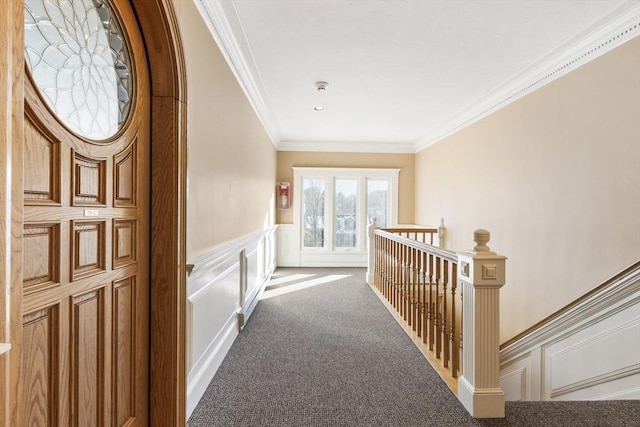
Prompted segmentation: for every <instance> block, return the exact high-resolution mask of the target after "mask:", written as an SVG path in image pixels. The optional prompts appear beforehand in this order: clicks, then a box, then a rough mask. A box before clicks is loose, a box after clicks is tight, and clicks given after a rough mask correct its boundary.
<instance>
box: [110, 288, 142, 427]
mask: <svg viewBox="0 0 640 427" xmlns="http://www.w3.org/2000/svg"><path fill="white" fill-rule="evenodd" d="M135 283H136V282H135V278H133V277H130V278H128V279H124V280H121V281H119V282H116V283H114V286H113V321H112V324H113V338H112V340H111V342H112V355H113V356H112V366H113V375H112V378H113V383H112V396H113V398H112V402H113V410H114V421H116V424H115V425H118V426H121V425H125V424H126V423H127V422H130V421H132V420H133V419H135V407H134V406H133V405H132V402H135V400H136V399H135V394H136V386H135V385H136V384H135V379H136V363H135V360H136V357H135V355H136V345H135V339H136V306H137V303H136V288H135Z"/></svg>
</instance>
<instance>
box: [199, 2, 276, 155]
mask: <svg viewBox="0 0 640 427" xmlns="http://www.w3.org/2000/svg"><path fill="white" fill-rule="evenodd" d="M193 2H194V4H195V5H196V8H197V9H198V12H200V15H201V16H202V18H203V19H204V21H205V24H206V25H207V28H208V29H209V32H210V33H211V35H212V36H213V39H214V40H215V42H216V43H217V45H218V47H219V48H220V51H221V53H222V55H223V56H224V58H225V60H226V61H227V64H228V65H229V68H231V71H232V72H233V74H234V75H235V77H236V79H237V80H238V83H239V84H240V87H241V88H242V90H243V91H244V93H245V95H246V96H247V98H248V100H249V103H250V104H251V106H252V107H253V109H254V111H255V112H256V114H257V115H258V118H259V119H260V122H262V126H263V127H264V129H265V131H266V133H267V134H268V135H269V138H270V139H271V142H272V143H273V145H274V146H275V147H276V148H278V145H279V143H280V127H279V126H278V124H277V121H276V120H275V118H274V117H273V115H272V114H271V110H270V109H269V105H268V102H267V97H266V95H265V94H264V93H263V89H262V88H263V85H262V84H261V83H259V82H256V80H255V79H254V76H259V75H260V73H258V70H257V69H256V66H255V64H254V63H253V61H251V63H250V64H248V63H247V61H246V60H245V57H246V58H252V55H251V52H250V49H249V47H248V43H247V41H246V40H244V37H243V40H241V42H239V41H238V37H239V36H237V35H235V34H234V31H233V29H234V28H241V27H242V26H241V24H240V21H239V19H238V14H237V12H236V9H235V7H234V6H233V4H232V2H228V1H223V0H193ZM230 20H231V21H233V22H230ZM240 43H241V44H242V45H243V46H246V47H245V49H246V52H245V49H243V48H242V46H241V44H240Z"/></svg>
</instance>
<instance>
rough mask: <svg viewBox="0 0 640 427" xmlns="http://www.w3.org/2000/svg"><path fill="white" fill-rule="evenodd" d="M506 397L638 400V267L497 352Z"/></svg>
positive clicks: (526, 398)
mask: <svg viewBox="0 0 640 427" xmlns="http://www.w3.org/2000/svg"><path fill="white" fill-rule="evenodd" d="M500 384H501V386H502V389H503V390H504V392H505V396H506V399H507V400H602V399H607V400H614V399H640V269H638V268H636V269H635V270H632V271H630V272H627V273H626V274H625V275H624V276H622V277H619V278H618V279H617V280H616V281H615V282H614V283H612V284H610V285H609V286H607V287H606V288H605V289H602V290H601V291H599V292H597V293H595V294H593V295H591V296H590V297H589V298H588V299H586V300H585V301H583V302H582V303H581V304H580V305H579V306H576V307H573V308H571V309H570V310H569V311H567V312H565V313H563V314H562V315H560V316H559V317H557V318H556V319H554V321H552V322H550V323H548V324H546V325H544V326H543V327H541V328H538V329H536V330H535V331H533V332H532V333H531V334H528V335H527V336H525V337H523V338H521V339H520V340H518V341H516V342H514V343H512V344H511V345H509V346H508V347H506V348H504V349H502V350H501V351H500Z"/></svg>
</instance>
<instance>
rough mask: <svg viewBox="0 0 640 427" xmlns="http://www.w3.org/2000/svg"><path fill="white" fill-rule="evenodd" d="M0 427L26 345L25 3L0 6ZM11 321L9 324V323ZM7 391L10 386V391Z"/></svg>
mask: <svg viewBox="0 0 640 427" xmlns="http://www.w3.org/2000/svg"><path fill="white" fill-rule="evenodd" d="M0 27H1V28H2V31H0V120H1V121H2V124H1V125H0V182H2V183H4V184H5V185H2V186H1V188H0V211H1V212H0V228H1V230H0V272H2V273H1V274H2V275H1V277H0V295H2V297H0V300H1V302H0V342H7V341H8V342H10V343H11V345H12V348H11V350H10V351H9V352H8V353H4V354H3V355H0V378H2V380H3V381H2V385H1V386H0V423H3V424H4V425H20V423H21V420H22V414H21V413H20V411H19V409H18V400H17V399H16V394H17V391H18V390H19V387H20V383H21V381H20V371H19V369H20V365H21V345H22V306H21V290H22V238H21V236H22V173H23V167H22V154H23V153H22V150H23V122H24V112H23V79H24V68H23V63H24V62H23V53H22V52H23V5H22V2H8V1H6V2H0ZM7 323H8V324H7ZM7 387H8V388H7Z"/></svg>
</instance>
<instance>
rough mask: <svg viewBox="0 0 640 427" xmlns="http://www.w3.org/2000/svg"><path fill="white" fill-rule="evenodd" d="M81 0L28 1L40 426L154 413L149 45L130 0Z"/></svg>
mask: <svg viewBox="0 0 640 427" xmlns="http://www.w3.org/2000/svg"><path fill="white" fill-rule="evenodd" d="M70 3H71V4H73V7H71V8H69V7H68V5H67V4H66V3H65V2H57V1H48V0H47V1H43V0H33V1H29V0H27V1H25V46H26V49H25V56H26V57H27V58H26V59H27V65H28V66H27V74H28V78H27V79H25V80H26V81H25V132H24V136H25V140H24V181H23V188H24V206H23V208H24V228H23V251H24V252H23V279H24V281H23V289H22V304H23V310H22V312H23V316H22V328H23V329H22V353H21V366H20V377H21V380H20V390H19V396H18V404H19V411H20V412H21V414H22V415H21V416H22V424H23V425H29V426H35V425H37V426H45V425H48V426H122V425H127V426H130V425H136V426H137V425H147V424H148V418H149V416H148V413H149V403H148V401H149V228H150V221H149V218H150V212H149V205H150V196H149V188H150V151H149V150H150V94H149V77H148V70H147V64H146V59H145V58H146V55H145V52H144V45H143V41H142V38H141V34H140V31H139V29H138V27H137V21H136V18H135V15H134V13H133V10H132V8H131V6H130V4H129V2H128V1H127V0H124V1H123V0H98V1H94V0H73V1H72V2H70ZM43 7H44V8H45V9H43ZM52 28H54V29H52ZM30 31H31V33H30ZM45 43H50V45H49V46H45V47H42V45H43V44H45ZM122 46H125V47H126V46H128V48H123V47H122ZM114 85H115V86H114ZM114 88H115V89H114ZM114 96H115V97H116V98H115V99H114ZM127 98H128V99H127ZM114 105H115V107H114ZM114 115H115V116H114ZM116 116H117V117H116Z"/></svg>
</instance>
